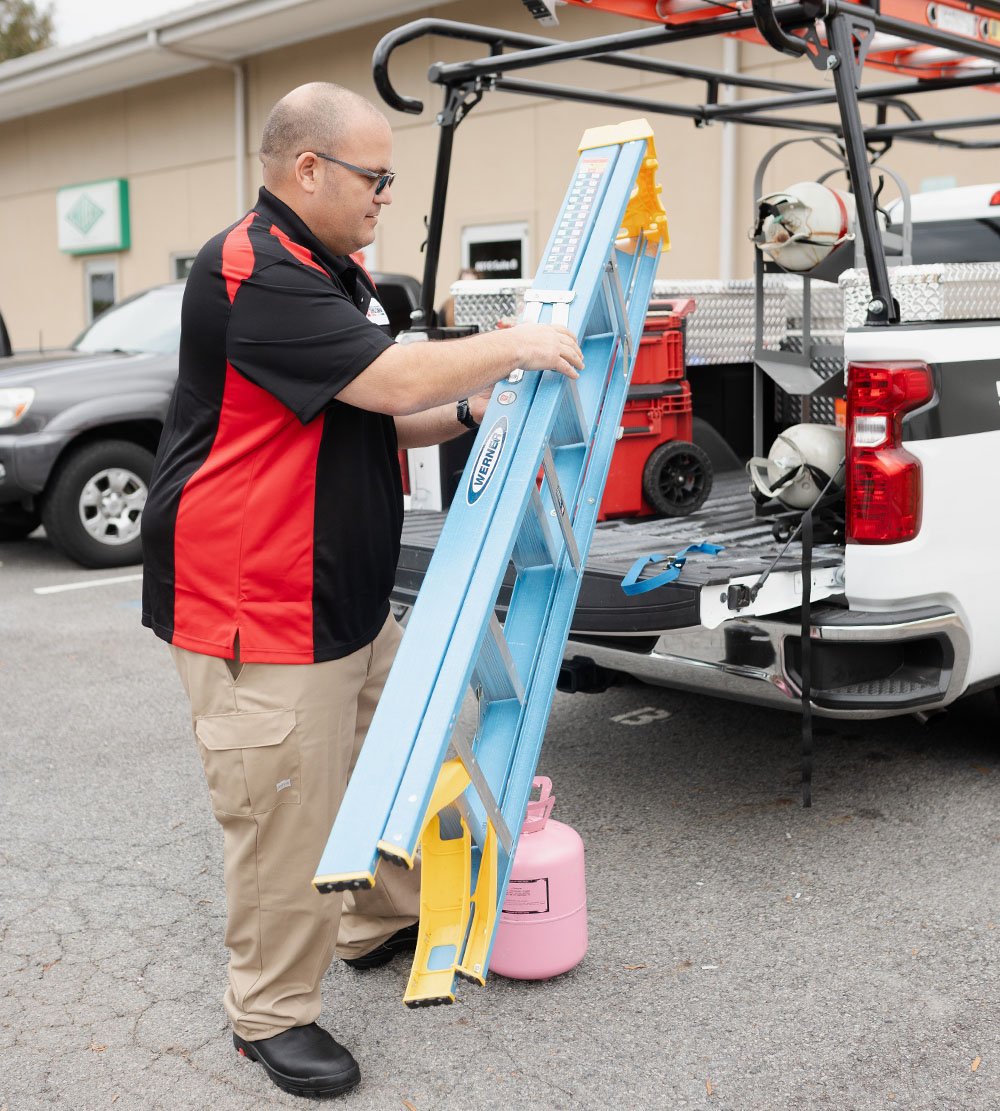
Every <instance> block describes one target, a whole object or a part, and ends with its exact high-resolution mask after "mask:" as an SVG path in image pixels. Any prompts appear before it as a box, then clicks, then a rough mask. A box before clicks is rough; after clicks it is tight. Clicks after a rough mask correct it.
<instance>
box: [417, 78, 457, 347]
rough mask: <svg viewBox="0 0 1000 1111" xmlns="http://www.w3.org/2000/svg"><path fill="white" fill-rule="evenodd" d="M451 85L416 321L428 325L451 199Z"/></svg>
mask: <svg viewBox="0 0 1000 1111" xmlns="http://www.w3.org/2000/svg"><path fill="white" fill-rule="evenodd" d="M450 94H451V89H446V90H445V102H446V103H445V109H444V110H443V111H442V113H441V115H440V116H439V117H438V120H439V125H440V128H441V134H440V136H439V138H438V153H437V166H436V167H435V170H434V192H433V194H432V196H431V213H430V217H429V220H430V222H429V225H428V228H427V245H426V248H425V251H424V280H423V282H422V284H421V286H420V312H421V313H422V314H423V317H422V319H420V320H416V319H415V320H414V323H415V324H423V325H429V324H430V322H431V321H432V320H433V319H434V287H435V284H436V283H437V269H438V262H439V260H440V258H441V229H442V228H443V227H444V206H445V201H446V200H447V199H448V177H449V174H450V173H451V150H452V146H453V145H454V141H455V128H456V127H457V126H458V124H457V121H456V119H455V115H454V113H453V112H452V113H449V112H448V105H447V100H448V98H449V96H450Z"/></svg>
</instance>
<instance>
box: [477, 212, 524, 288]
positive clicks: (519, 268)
mask: <svg viewBox="0 0 1000 1111" xmlns="http://www.w3.org/2000/svg"><path fill="white" fill-rule="evenodd" d="M528 251H529V235H528V225H527V223H524V222H518V223H512V224H473V225H472V226H470V227H465V228H463V229H462V266H463V267H465V268H468V269H471V270H475V271H476V273H477V274H478V275H479V277H480V278H520V277H521V276H522V275H524V274H525V273H526V271H527V267H528Z"/></svg>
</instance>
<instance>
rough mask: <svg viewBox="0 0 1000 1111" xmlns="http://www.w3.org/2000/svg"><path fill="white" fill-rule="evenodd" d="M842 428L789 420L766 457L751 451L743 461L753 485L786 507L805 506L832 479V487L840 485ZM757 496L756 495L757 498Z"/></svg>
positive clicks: (806, 506)
mask: <svg viewBox="0 0 1000 1111" xmlns="http://www.w3.org/2000/svg"><path fill="white" fill-rule="evenodd" d="M844 436H845V432H844V430H843V429H842V428H836V427H834V426H833V425H829V424H793V425H792V427H791V428H786V429H785V431H784V432H782V433H781V434H780V435H779V436H778V438H777V439H776V440H775V441H774V443H773V444H772V445H771V450H770V451H769V452H768V455H767V458H766V459H765V458H762V457H761V456H759V455H755V456H754V457H753V458H752V459H751V460H750V461H749V462H748V463H747V473H748V474H749V475H750V478H751V480H752V483H753V485H752V486H751V488H750V492H751V494H752V493H753V492H754V489H757V490H759V491H760V493H761V494H763V495H764V497H766V498H777V499H778V500H779V501H780V502H782V503H783V504H784V505H786V506H788V507H789V508H790V509H808V508H809V507H810V506H811V505H812V504H813V503H814V502H815V501H816V499H817V498H818V497H819V496H820V494H821V493H822V491H823V488H824V487H825V486H826V485H827V483H828V482H830V480H831V479H832V480H833V482H832V488H833V489H836V490H839V489H841V488H842V487H843V485H844V475H843V471H842V470H841V466H840V465H841V463H842V462H843V460H844ZM758 500H759V499H758Z"/></svg>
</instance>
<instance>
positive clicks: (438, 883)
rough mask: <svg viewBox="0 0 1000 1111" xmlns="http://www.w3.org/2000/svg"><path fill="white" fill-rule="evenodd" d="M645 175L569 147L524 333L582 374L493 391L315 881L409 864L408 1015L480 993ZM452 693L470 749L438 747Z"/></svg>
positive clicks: (632, 269)
mask: <svg viewBox="0 0 1000 1111" xmlns="http://www.w3.org/2000/svg"><path fill="white" fill-rule="evenodd" d="M656 167H657V162H656V153H655V150H654V147H653V136H652V131H651V129H650V127H649V124H648V123H646V121H645V120H635V121H631V122H630V123H626V124H620V125H616V126H611V127H600V128H592V129H591V130H589V131H587V132H586V134H585V135H584V137H583V141H582V143H581V146H580V158H579V161H578V163H577V167H576V171H575V173H574V175H573V179H572V181H571V182H570V186H569V189H568V191H567V193H566V197H565V199H564V201H563V205H562V209H561V210H560V213H559V218H558V220H557V222H556V225H555V228H554V229H553V231H552V234H551V236H550V238H549V242H548V246H547V248H546V251H545V255H544V256H543V260H542V263H541V265H540V267H539V269H538V273H537V275H536V277H535V280H534V283H533V286H532V288H531V289H529V290H526V292H525V310H524V314H523V317H522V319H523V320H526V321H542V322H551V323H555V324H565V325H567V326H568V327H569V328H571V329H572V330H573V331H574V332H575V333H576V335H577V336H578V337H579V339H580V344H581V348H582V350H583V356H584V363H585V366H584V370H583V371H582V373H581V375H580V378H579V379H578V380H576V381H571V380H570V379H568V378H566V377H564V376H563V375H561V374H558V373H557V372H556V371H551V370H549V371H544V372H542V373H541V374H535V373H530V372H522V371H519V370H516V371H514V372H513V374H511V375H510V377H509V378H508V379H507V380H506V381H505V382H501V383H499V384H498V385H497V387H496V389H495V390H494V393H493V398H492V400H491V402H490V405H489V408H488V410H487V412H486V415H485V418H484V420H483V423H482V427H481V428H480V430H479V433H478V436H477V438H476V442H475V445H474V446H473V449H472V452H471V454H470V457H469V461H468V463H467V465H466V468H465V472H464V475H463V477H462V481H461V483H460V485H459V488H458V492H457V493H456V496H455V499H454V501H453V502H452V506H451V509H450V510H449V512H448V516H447V519H446V521H445V524H444V528H443V530H442V532H441V536H440V539H439V541H438V544H437V548H436V550H435V552H434V555H433V558H432V560H431V563H430V566H429V567H428V570H427V573H426V576H425V578H424V581H423V584H422V586H421V589H420V593H419V595H418V597H417V601H416V604H415V605H414V607H413V610H412V613H411V615H410V619H409V622H408V623H407V627H406V630H405V634H404V637H403V642H402V644H401V645H400V648H399V653H398V655H397V657H396V660H395V662H394V664H393V667H392V671H391V672H390V675H389V678H388V681H387V683H386V687H385V690H384V691H383V694H382V698H381V700H380V701H379V705H378V708H377V710H376V712H375V716H374V719H373V721H372V724H371V727H370V728H369V731H368V736H367V739H366V740H365V744H364V746H363V748H362V751H361V755H360V757H359V759H358V763H357V766H356V768H355V770H354V774H353V776H352V778H351V782H350V784H349V786H348V790H347V793H346V795H345V797H344V801H343V803H342V805H341V808H340V812H339V814H338V816H337V819H336V822H335V823H334V827H333V831H332V832H331V834H330V839H329V841H328V843H327V846H326V849H325V851H324V853H323V857H322V859H321V860H320V863H319V865H318V867H317V870H316V877H315V879H314V880H313V884H314V886H315V887H316V888H317V890H319V891H321V892H327V891H342V890H350V889H358V888H367V887H371V886H372V885H373V884H374V881H375V871H376V868H377V866H378V865H379V861H380V858H381V859H382V860H385V861H389V862H391V863H392V864H397V865H401V866H404V867H412V866H413V863H414V858H415V854H416V852H417V847H418V845H419V846H420V855H421V868H422V872H421V896H420V902H421V911H420V929H419V937H418V943H417V950H416V954H415V956H414V961H413V969H412V973H411V976H410V980H409V984H408V987H407V991H406V994H405V996H404V1001H405V1002H406V1003H407V1005H409V1006H422V1005H428V1004H432V1003H450V1002H452V1001H453V1000H454V998H455V981H456V977H463V978H465V979H470V980H474V981H476V982H478V983H484V982H485V977H486V971H487V968H488V964H489V955H490V950H491V948H492V945H493V935H494V932H495V927H496V924H497V917H498V914H499V910H500V907H501V906H502V904H503V900H504V896H505V893H506V890H507V882H508V879H509V876H510V871H511V866H512V863H513V857H514V852H515V849H516V847H517V838H518V834H519V832H520V829H521V824H522V822H523V820H524V815H525V811H526V808H527V804H528V799H529V796H530V793H531V787H532V782H533V778H534V772H535V767H536V764H537V762H538V754H539V750H540V748H541V743H542V737H543V735H544V732H545V726H546V722H547V720H548V715H549V709H550V706H551V704H552V698H553V694H554V692H555V686H556V680H557V679H558V675H559V668H560V664H561V661H562V653H563V649H564V647H565V644H566V639H567V637H568V635H569V629H570V623H571V621H572V617H573V611H574V608H575V606H576V598H577V594H578V593H579V588H580V582H581V579H582V576H583V566H584V562H585V560H586V556H587V551H588V550H589V547H590V540H591V536H592V534H593V530H594V524H595V521H596V519H597V512H598V508H599V506H600V501H601V494H602V491H603V489H604V483H605V480H606V478H607V473H608V468H609V466H610V462H611V455H612V451H613V449H614V446H615V441H616V438H617V436H618V429H619V425H620V423H621V417H622V411H623V409H624V405H625V400H626V397H627V394H628V384H629V380H630V378H631V374H632V368H633V366H634V363H635V356H636V350H637V346H638V344H637V341H636V340H634V339H633V337H637V336H639V335H641V332H642V326H643V322H644V320H645V315H646V309H647V306H648V304H649V298H650V293H651V291H652V287H653V279H654V277H655V274H656V268H657V264H658V262H659V257H660V252H661V249H662V248H663V246H664V244H665V243H667V227H666V216H665V215H664V212H663V207H662V205H661V204H660V200H659V196H658V194H659V191H660V189H659V186H657V185H656V184H655V181H654V172H655V170H656ZM667 245H668V244H667ZM540 469H541V473H542V481H541V482H540V483H539V482H538V481H537V476H538V475H539V471H540ZM511 560H513V563H514V566H515V568H516V571H517V578H516V581H515V585H514V588H513V593H512V595H511V598H510V603H509V606H508V609H507V615H506V619H505V621H504V623H503V625H501V623H500V621H499V620H498V618H497V616H496V607H497V596H498V594H499V591H500V588H501V585H502V582H503V578H504V574H505V572H506V569H507V566H508V564H509V563H510V561H511ZM470 685H471V687H472V689H473V690H474V691H475V694H476V696H477V699H478V702H479V722H478V728H477V730H476V734H475V737H474V738H473V740H472V742H471V743H469V742H467V741H466V740H465V739H464V738H462V737H460V736H459V735H457V734H456V733H455V725H456V722H457V720H458V715H459V711H460V708H461V705H462V701H463V699H464V697H465V694H466V692H467V691H468V689H469V687H470ZM449 746H451V748H452V749H453V750H454V752H455V753H456V755H455V756H454V758H452V759H448V755H449V753H448V749H449Z"/></svg>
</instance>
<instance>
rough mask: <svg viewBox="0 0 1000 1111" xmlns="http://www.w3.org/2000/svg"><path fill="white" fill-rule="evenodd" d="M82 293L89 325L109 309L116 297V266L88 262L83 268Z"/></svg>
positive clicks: (112, 262)
mask: <svg viewBox="0 0 1000 1111" xmlns="http://www.w3.org/2000/svg"><path fill="white" fill-rule="evenodd" d="M84 291H85V296H86V300H87V323H88V324H91V323H93V321H94V320H96V319H97V317H99V316H100V315H101V313H102V312H104V310H105V309H110V308H111V306H112V305H113V304H114V303H115V301H116V300H117V297H118V264H117V262H115V261H114V260H113V259H112V260H111V261H110V262H88V263H87V264H86V267H85V268H84Z"/></svg>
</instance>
